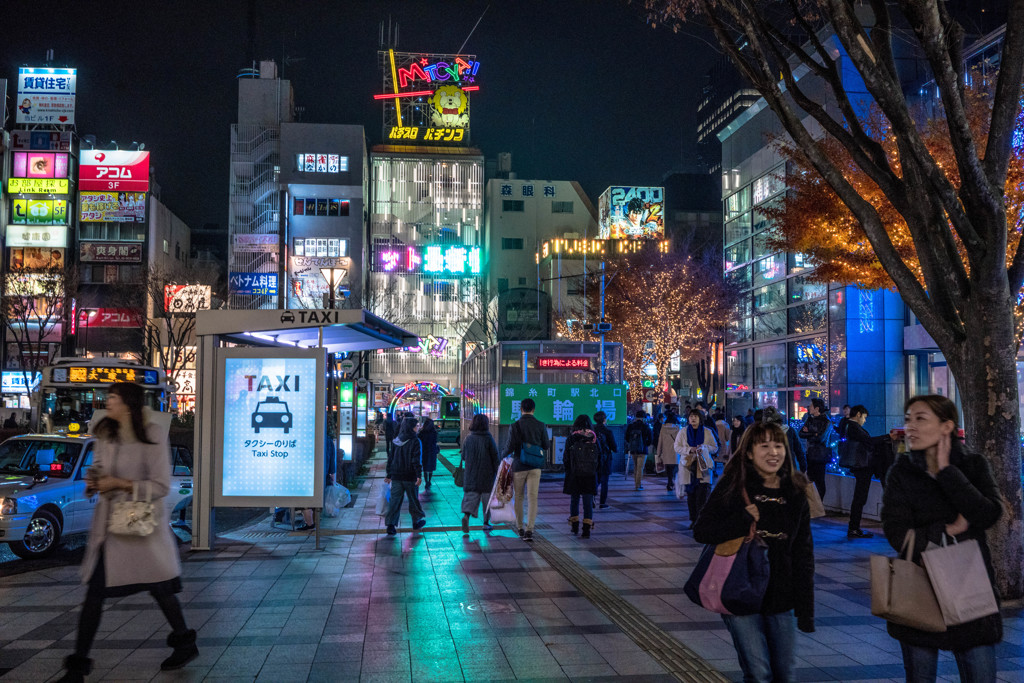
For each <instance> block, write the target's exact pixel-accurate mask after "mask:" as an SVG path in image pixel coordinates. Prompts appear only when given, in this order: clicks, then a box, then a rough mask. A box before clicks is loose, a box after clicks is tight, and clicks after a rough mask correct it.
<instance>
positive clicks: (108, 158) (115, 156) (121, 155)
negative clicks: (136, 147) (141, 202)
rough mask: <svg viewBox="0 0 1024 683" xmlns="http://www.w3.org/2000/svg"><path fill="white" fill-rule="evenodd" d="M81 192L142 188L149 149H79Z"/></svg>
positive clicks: (146, 179) (146, 183)
mask: <svg viewBox="0 0 1024 683" xmlns="http://www.w3.org/2000/svg"><path fill="white" fill-rule="evenodd" d="M78 189H79V190H82V191H83V192H113V191H117V192H146V191H148V190H149V152H136V151H130V150H116V149H115V150H96V149H83V150H82V151H81V158H80V159H79V164H78Z"/></svg>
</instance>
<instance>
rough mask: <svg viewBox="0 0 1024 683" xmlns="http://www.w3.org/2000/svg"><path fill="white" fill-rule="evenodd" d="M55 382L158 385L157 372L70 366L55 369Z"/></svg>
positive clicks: (137, 369)
mask: <svg viewBox="0 0 1024 683" xmlns="http://www.w3.org/2000/svg"><path fill="white" fill-rule="evenodd" d="M53 381H54V382H70V383H72V384H86V383H88V384H113V383H115V382H135V383H136V384H158V383H159V380H158V378H157V372H156V370H143V369H141V368H105V367H91V366H75V365H72V366H69V367H66V368H55V369H54V371H53Z"/></svg>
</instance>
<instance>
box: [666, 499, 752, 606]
mask: <svg viewBox="0 0 1024 683" xmlns="http://www.w3.org/2000/svg"><path fill="white" fill-rule="evenodd" d="M743 500H744V502H745V503H746V504H747V505H750V497H749V496H748V495H747V491H746V489H744V491H743ZM769 575H770V567H769V565H768V546H767V545H766V544H765V542H764V541H763V540H761V538H759V537H758V536H757V522H752V523H751V524H750V532H749V533H748V534H747V535H746V536H741V537H739V538H734V539H732V540H729V541H725V542H724V543H718V544H708V545H706V546H704V550H703V552H701V554H700V559H699V560H697V566H696V567H694V568H693V573H691V574H690V578H689V579H688V580H687V581H686V585H685V586H684V587H683V592H684V593H686V596H687V597H688V598H690V600H691V601H693V602H694V603H696V604H698V605H700V606H701V607H703V608H704V609H706V610H710V611H712V612H717V613H718V614H732V615H736V616H744V615H749V614H757V613H759V612H760V611H761V604H762V603H763V602H764V594H765V591H766V590H767V589H768V578H769Z"/></svg>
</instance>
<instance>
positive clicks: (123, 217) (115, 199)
mask: <svg viewBox="0 0 1024 683" xmlns="http://www.w3.org/2000/svg"><path fill="white" fill-rule="evenodd" d="M78 211H79V214H78V215H79V218H80V219H81V220H82V222H85V223H145V222H146V193H145V192H79V193H78Z"/></svg>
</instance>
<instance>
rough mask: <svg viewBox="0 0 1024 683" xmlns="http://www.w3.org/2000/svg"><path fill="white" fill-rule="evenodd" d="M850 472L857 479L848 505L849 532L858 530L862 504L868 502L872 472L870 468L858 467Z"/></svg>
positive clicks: (862, 511)
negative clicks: (851, 500) (851, 499)
mask: <svg viewBox="0 0 1024 683" xmlns="http://www.w3.org/2000/svg"><path fill="white" fill-rule="evenodd" d="M852 471H853V476H854V477H855V478H856V479H857V483H856V485H854V487H853V502H852V503H850V531H856V530H857V529H859V528H860V519H861V516H862V515H863V514H864V503H866V502H868V492H869V491H870V490H871V473H872V470H871V468H870V467H858V468H857V469H855V470H852Z"/></svg>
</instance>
